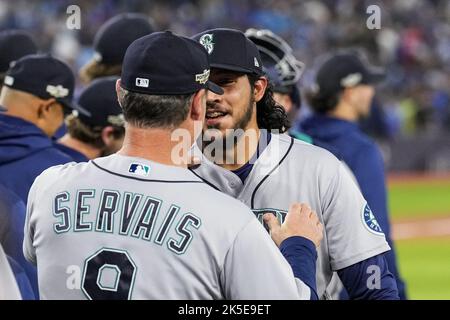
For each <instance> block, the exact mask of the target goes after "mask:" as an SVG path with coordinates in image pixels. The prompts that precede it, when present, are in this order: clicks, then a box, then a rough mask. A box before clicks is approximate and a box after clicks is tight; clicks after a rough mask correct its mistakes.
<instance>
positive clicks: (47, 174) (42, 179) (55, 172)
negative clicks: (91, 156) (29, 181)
mask: <svg viewBox="0 0 450 320" xmlns="http://www.w3.org/2000/svg"><path fill="white" fill-rule="evenodd" d="M87 165H88V163H86V162H82V163H77V162H73V161H72V162H67V163H65V164H60V165H56V166H52V167H50V168H47V169H45V170H44V171H42V173H41V174H40V175H39V176H37V178H36V179H35V180H34V185H43V184H44V185H52V184H54V183H56V182H57V181H68V179H70V178H71V177H76V176H78V175H79V174H80V173H81V172H82V171H83V169H84V168H86V167H87Z"/></svg>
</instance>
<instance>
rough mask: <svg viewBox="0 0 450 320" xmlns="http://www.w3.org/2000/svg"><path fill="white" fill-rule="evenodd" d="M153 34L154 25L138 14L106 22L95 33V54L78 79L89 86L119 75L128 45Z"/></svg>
mask: <svg viewBox="0 0 450 320" xmlns="http://www.w3.org/2000/svg"><path fill="white" fill-rule="evenodd" d="M153 31H154V27H153V22H152V21H151V20H150V19H149V17H147V16H145V15H143V14H139V13H122V14H119V15H116V16H114V17H112V18H111V19H109V20H108V21H106V22H105V23H104V24H103V25H102V26H101V27H100V28H99V29H98V31H97V33H96V34H95V37H94V43H93V46H94V50H95V52H94V55H93V57H92V59H91V60H90V61H89V62H88V63H87V64H86V65H84V66H83V67H82V68H81V70H80V78H81V80H82V81H83V82H84V83H90V82H92V81H93V80H95V79H97V78H101V77H108V76H120V73H121V69H122V62H123V57H124V56H125V52H126V50H127V48H128V46H129V45H130V44H131V43H132V42H133V41H134V40H136V39H138V38H140V37H143V36H145V35H147V34H150V33H152V32H153Z"/></svg>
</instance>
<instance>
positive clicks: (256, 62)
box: [254, 57, 259, 68]
mask: <svg viewBox="0 0 450 320" xmlns="http://www.w3.org/2000/svg"><path fill="white" fill-rule="evenodd" d="M254 63H255V67H258V68H259V62H258V59H256V57H255V58H254Z"/></svg>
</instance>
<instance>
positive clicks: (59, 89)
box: [45, 84, 69, 98]
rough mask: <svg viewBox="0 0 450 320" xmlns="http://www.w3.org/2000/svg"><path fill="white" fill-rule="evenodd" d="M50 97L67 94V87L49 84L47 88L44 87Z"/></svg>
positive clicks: (62, 96) (61, 96) (60, 96)
mask: <svg viewBox="0 0 450 320" xmlns="http://www.w3.org/2000/svg"><path fill="white" fill-rule="evenodd" d="M45 91H47V92H48V93H49V94H50V95H51V96H52V97H55V98H64V97H67V96H68V95H69V89H67V88H64V87H63V86H62V85H60V84H58V85H57V86H52V85H51V84H49V85H48V86H47V88H45Z"/></svg>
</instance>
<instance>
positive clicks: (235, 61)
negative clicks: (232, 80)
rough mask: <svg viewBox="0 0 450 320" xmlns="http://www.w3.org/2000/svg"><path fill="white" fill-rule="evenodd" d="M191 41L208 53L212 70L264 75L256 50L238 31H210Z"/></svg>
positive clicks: (197, 35) (219, 29)
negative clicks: (197, 43)
mask: <svg viewBox="0 0 450 320" xmlns="http://www.w3.org/2000/svg"><path fill="white" fill-rule="evenodd" d="M191 39H194V40H195V41H197V42H199V43H200V44H202V45H203V46H204V47H205V49H206V50H207V51H208V53H209V55H210V64H211V67H212V68H218V69H225V70H231V71H237V72H243V73H249V74H255V75H259V76H262V75H264V71H263V64H262V61H261V56H260V54H259V51H258V48H257V47H256V45H255V44H254V43H253V42H252V41H251V40H249V39H248V38H247V37H246V36H245V34H244V33H243V32H241V31H239V30H234V29H224V28H218V29H211V30H206V31H204V32H202V33H199V34H196V35H195V36H193V37H192V38H191Z"/></svg>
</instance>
